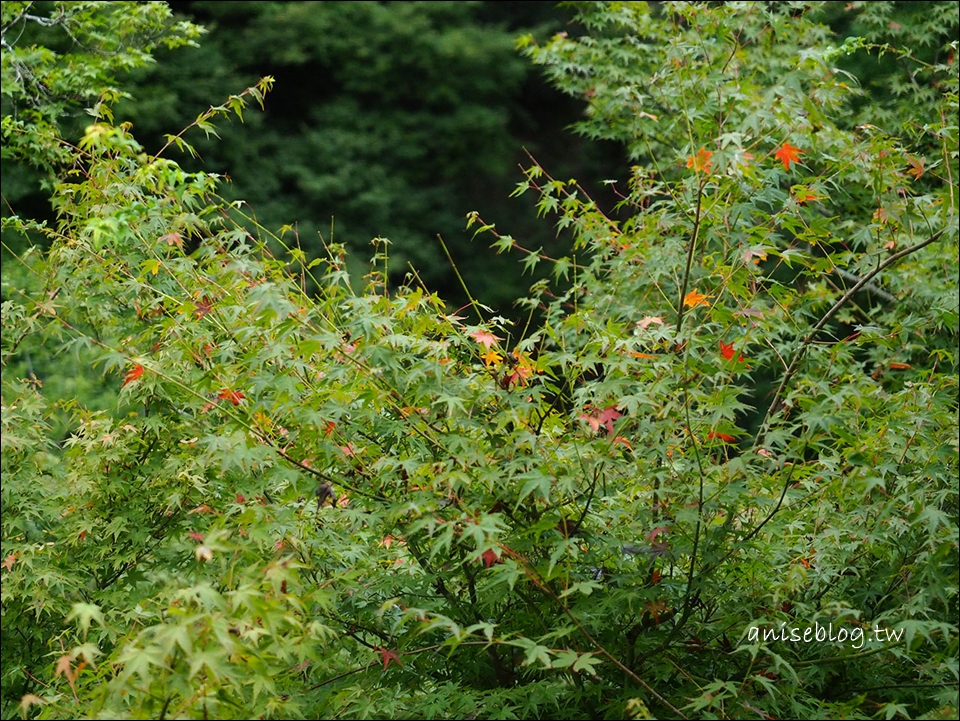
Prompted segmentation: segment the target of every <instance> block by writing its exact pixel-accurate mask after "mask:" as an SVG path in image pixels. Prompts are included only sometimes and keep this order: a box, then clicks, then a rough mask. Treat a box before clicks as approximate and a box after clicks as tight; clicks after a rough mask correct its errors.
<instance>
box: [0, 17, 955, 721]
mask: <svg viewBox="0 0 960 721" xmlns="http://www.w3.org/2000/svg"><path fill="white" fill-rule="evenodd" d="M660 5H662V7H661V6H660ZM660 5H658V6H657V7H656V8H651V7H648V6H646V5H644V4H639V3H638V4H633V3H623V4H620V3H617V4H609V5H608V4H601V3H590V4H585V5H583V6H580V8H579V15H578V20H579V22H580V23H581V24H582V26H583V27H584V28H585V29H586V32H587V34H585V35H583V36H580V37H570V36H569V35H566V34H560V35H557V36H556V37H554V38H553V39H552V40H551V41H550V42H549V43H547V44H545V45H542V46H537V45H536V44H535V43H533V41H532V39H530V38H526V39H524V40H523V41H522V42H521V46H522V47H524V48H525V52H526V53H527V54H528V55H529V56H530V58H531V59H532V60H533V61H534V62H535V63H537V64H538V65H540V66H542V67H544V68H545V69H546V70H547V71H548V72H549V73H550V74H551V76H552V77H553V79H554V81H555V82H556V83H557V84H558V85H559V86H560V87H561V88H563V89H564V90H566V91H567V92H570V93H571V94H575V95H577V96H578V97H585V98H587V99H588V101H589V104H590V112H589V113H588V114H587V115H586V116H585V119H584V121H583V124H582V125H581V128H580V129H581V130H582V131H583V132H585V133H587V134H591V135H594V136H595V137H607V138H611V139H616V140H618V141H620V142H622V143H623V144H624V146H625V147H626V148H627V151H628V152H629V153H630V154H631V156H632V159H633V165H631V166H630V167H629V168H627V169H625V171H624V172H625V174H626V175H625V178H626V180H625V181H618V182H617V183H616V184H615V185H616V186H617V189H618V192H619V197H621V198H622V202H621V204H620V207H619V208H614V209H604V208H601V207H599V206H598V204H597V203H595V202H594V201H593V200H592V199H591V197H590V195H589V194H588V192H587V189H585V188H582V187H580V186H579V185H578V184H577V183H576V182H575V181H568V180H558V179H556V178H554V177H552V176H551V175H550V172H549V169H548V168H543V167H541V166H540V165H537V164H536V163H535V162H534V164H533V165H531V166H530V167H529V168H528V169H527V170H526V171H525V175H524V179H523V182H522V183H521V185H520V186H519V187H518V189H517V192H518V194H519V193H532V194H534V195H535V197H536V198H537V203H538V207H539V210H540V211H541V214H542V215H544V216H549V217H554V218H556V219H557V224H558V225H559V226H561V227H566V228H571V229H572V230H573V231H574V232H575V235H576V245H575V248H574V249H573V251H572V253H571V254H570V256H569V257H563V258H553V257H548V256H546V255H544V254H543V253H542V252H540V251H533V250H528V249H524V248H523V247H521V244H518V243H514V242H510V241H511V240H512V239H509V238H508V236H505V235H504V234H502V233H500V232H499V231H498V230H497V229H496V228H495V226H492V225H489V224H483V223H481V224H480V229H479V230H478V233H493V234H494V238H495V242H494V247H495V248H497V249H498V250H502V251H506V250H508V249H514V250H516V251H517V252H519V253H520V254H522V255H523V257H524V258H526V259H530V258H533V259H534V261H535V262H536V263H543V264H545V265H547V266H549V267H551V268H553V269H554V272H553V273H552V278H553V282H548V281H544V282H537V283H536V284H535V285H534V286H533V287H532V288H531V291H530V295H529V297H527V298H524V299H521V301H520V306H521V307H522V308H523V309H525V310H526V311H528V312H529V313H530V318H531V320H530V322H529V323H527V324H526V325H523V324H513V323H511V322H509V321H507V320H505V319H504V318H502V317H499V316H496V315H493V313H491V312H489V311H488V310H487V309H485V308H484V307H483V306H482V304H481V303H480V302H478V301H476V300H472V302H471V303H470V305H469V306H468V307H467V308H464V309H461V310H460V311H452V310H451V309H450V308H448V307H447V306H446V304H445V303H444V302H443V300H442V299H441V298H439V297H437V296H436V295H435V294H432V293H431V292H430V290H429V289H428V288H426V287H424V285H423V284H422V283H420V282H419V280H418V277H417V275H416V273H414V272H411V274H410V275H409V277H408V279H407V282H406V283H405V284H403V285H400V286H392V285H391V284H390V283H389V282H388V280H389V274H388V263H389V254H388V252H387V245H386V244H382V245H381V246H378V247H379V248H380V250H381V251H382V252H379V253H378V255H377V258H376V260H375V263H374V264H373V266H372V267H371V269H370V272H369V273H368V274H367V275H366V276H365V278H364V279H363V281H362V282H361V283H360V284H359V285H362V287H357V283H356V281H355V279H353V278H351V275H350V273H349V272H348V267H347V261H346V257H345V252H344V249H343V248H342V247H341V246H339V245H337V244H335V243H329V244H328V254H327V255H326V256H324V257H320V258H308V257H306V255H305V254H304V253H303V252H302V251H300V249H299V248H298V247H297V246H295V245H292V244H291V243H288V242H287V241H286V240H285V239H284V233H283V232H282V231H276V232H274V231H272V230H271V229H269V228H265V227H263V226H262V225H260V224H259V223H258V222H257V219H256V216H255V214H254V213H253V212H252V211H251V209H250V208H248V207H247V206H246V205H245V204H244V203H242V202H227V201H225V200H224V199H223V198H222V197H220V196H219V195H218V182H219V180H220V179H218V178H216V177H214V176H211V175H206V174H202V173H186V172H184V171H183V170H182V169H181V168H179V167H178V166H177V164H176V163H174V162H173V161H171V160H168V159H166V158H165V157H163V154H162V153H161V154H158V155H150V154H149V153H148V152H147V151H146V150H145V149H144V148H143V147H141V146H140V145H139V144H138V143H137V141H136V139H135V138H134V137H133V136H132V135H131V130H130V129H129V128H127V127H122V126H114V125H112V124H111V123H110V121H109V117H108V116H106V115H103V114H101V115H100V116H99V117H98V118H96V119H95V122H93V123H91V124H90V125H89V126H88V127H87V128H86V130H85V133H84V134H83V136H82V138H81V139H80V140H79V141H77V142H76V143H75V144H72V146H71V145H70V144H64V145H63V147H65V148H68V149H69V148H70V147H72V148H73V149H72V150H70V152H72V153H74V154H75V155H74V156H73V157H72V159H71V163H70V164H69V165H70V167H71V172H70V174H69V176H66V180H65V182H63V183H61V184H59V185H58V186H57V188H56V191H55V194H54V196H53V198H54V204H55V206H56V208H57V210H58V213H59V222H58V224H57V225H56V226H55V227H53V226H51V227H47V226H42V225H39V224H30V223H28V222H27V221H25V220H23V219H22V218H19V217H6V218H5V219H4V232H5V233H14V232H20V233H34V234H40V235H41V236H43V237H45V238H46V239H47V241H48V242H49V244H50V247H49V250H47V251H45V252H44V253H42V254H39V253H38V255H41V256H42V260H35V259H33V258H32V257H24V258H21V260H22V261H23V263H24V264H27V265H28V266H29V267H30V268H31V269H32V271H33V272H34V273H35V274H36V278H35V282H36V287H35V288H33V289H31V288H25V289H23V290H21V292H19V293H18V294H17V295H16V298H15V299H11V300H7V299H5V300H4V303H3V347H2V352H3V363H4V374H3V381H2V383H3V409H4V412H3V415H2V444H3V445H2V449H3V453H2V461H0V462H2V469H0V470H2V473H3V485H2V494H3V521H2V522H3V548H2V554H0V555H3V556H4V558H5V561H4V562H3V564H2V569H3V571H2V572H3V612H4V624H3V647H4V667H3V678H2V686H0V690H2V703H3V710H4V714H5V715H6V716H12V715H14V714H16V713H17V712H18V711H19V713H21V714H22V715H24V716H28V717H45V718H74V717H126V718H133V717H136V718H154V717H157V718H192V717H206V718H221V717H223V718H257V717H264V718H289V717H310V718H326V717H338V718H407V717H417V718H419V717H425V718H427V717H430V718H453V717H476V718H494V717H515V718H545V717H563V718H623V717H625V716H631V717H638V718H640V717H646V718H667V717H670V718H744V717H753V716H758V715H759V716H764V717H776V718H779V717H790V718H813V717H817V718H819V717H827V718H832V717H841V716H842V717H850V718H873V717H880V716H883V717H889V718H892V717H894V716H898V715H899V716H904V717H920V716H924V715H930V716H932V715H937V716H943V717H953V715H955V712H956V684H955V681H956V675H955V669H956V665H957V644H956V638H957V632H958V629H957V621H956V618H957V613H956V611H957V590H956V589H957V580H958V570H957V569H958V563H957V560H958V552H957V540H956V539H957V527H958V519H957V515H956V508H957V498H958V487H957V486H958V467H957V465H958V460H957V459H958V448H957V418H956V407H957V384H956V376H957V368H958V357H957V356H958V351H957V344H956V339H957V336H958V328H957V324H958V313H957V310H956V282H955V278H956V273H957V269H958V252H957V248H958V239H957V228H956V217H957V207H956V203H957V198H958V193H957V178H958V177H960V168H958V167H957V136H956V133H955V132H953V131H952V130H951V129H952V128H953V127H954V126H953V125H951V123H955V120H954V118H955V117H956V110H957V77H956V73H955V72H953V71H952V69H951V67H950V65H949V63H947V62H924V61H920V60H918V59H917V58H915V57H914V55H912V54H911V53H910V52H909V51H908V50H903V49H901V50H898V51H895V50H893V49H892V48H891V47H888V46H884V47H883V48H882V50H883V52H885V53H889V52H897V53H898V54H899V57H900V58H901V59H902V61H903V62H904V63H905V64H908V65H909V67H910V68H911V69H912V70H911V72H912V73H913V76H912V77H914V79H915V80H917V82H919V81H923V82H927V83H930V85H931V87H936V88H937V94H936V96H935V104H934V105H932V106H930V107H932V108H934V109H936V111H937V113H936V114H935V116H931V117H934V120H933V121H931V120H930V118H929V117H925V118H924V119H923V121H922V122H919V121H917V122H914V121H916V120H917V119H916V118H912V117H910V118H907V119H909V120H910V121H911V122H909V123H907V122H903V123H898V124H897V126H896V127H895V128H883V127H881V126H879V125H875V124H871V125H870V127H860V126H857V125H853V126H852V127H847V124H846V122H845V121H846V117H847V115H848V113H849V112H852V111H851V108H852V107H853V106H852V98H853V96H852V89H851V86H850V85H849V84H848V83H845V82H843V81H842V80H841V78H843V77H845V76H843V75H842V74H841V73H837V72H834V69H835V63H836V62H838V60H839V59H840V58H841V56H843V55H844V54H845V53H854V52H860V51H870V52H874V53H876V52H879V50H880V49H881V48H876V47H870V46H869V44H868V43H865V42H861V41H857V40H856V39H853V38H852V39H851V40H850V41H848V42H847V43H846V44H844V45H830V44H827V43H825V42H824V37H825V34H826V30H825V29H824V27H823V26H821V25H820V24H819V23H818V22H817V20H816V13H815V12H814V11H813V10H810V11H808V10H806V9H804V10H802V11H796V12H795V10H797V8H795V7H794V6H793V5H792V4H759V3H754V4H736V3H727V4H717V5H706V4H688V3H677V4H660ZM804 8H806V5H804ZM854 10H856V8H853V9H851V12H853V11H854ZM7 11H8V10H7V6H6V5H5V6H4V12H5V13H6V12H7ZM857 11H858V12H879V11H876V10H857ZM638 38H643V39H644V43H643V45H642V46H640V45H638V42H637V39H638ZM951 47H952V48H953V49H954V50H955V49H956V43H955V42H954V43H953V45H952V46H951ZM4 52H5V56H4V57H5V58H6V57H7V55H6V53H7V50H6V49H5V50H4ZM625 59H627V60H629V62H625V61H624V60H625ZM21 61H22V58H21ZM6 77H7V76H6V75H5V80H6ZM11 77H13V75H11ZM654 77H656V78H657V79H658V82H657V83H651V82H650V78H654ZM271 85H272V80H271V79H270V78H265V79H263V80H262V81H261V82H260V83H259V84H258V85H255V86H253V87H251V88H249V89H247V90H246V91H244V92H242V93H240V94H238V95H236V96H232V97H231V98H229V99H228V101H227V102H226V103H225V104H223V105H220V106H215V107H213V108H211V109H210V110H208V111H206V112H204V113H203V114H201V115H200V116H199V117H198V118H197V121H196V123H195V124H194V125H193V126H192V128H191V129H188V130H191V132H192V130H202V131H208V132H214V127H213V123H214V122H215V121H218V119H224V118H225V117H227V116H231V115H232V116H236V117H240V118H242V115H243V111H244V108H245V107H246V105H247V104H248V103H249V102H250V101H254V102H256V103H258V104H259V103H260V102H263V101H264V95H265V94H266V93H267V91H268V90H269V89H270V86H271ZM5 92H6V91H5ZM907 119H905V120H907ZM904 128H906V129H907V130H904ZM899 133H903V135H900V134H899ZM785 136H788V137H789V138H790V139H791V140H790V143H786V142H784V141H783V138H784V137H785ZM189 138H190V134H189V133H188V132H187V131H184V132H182V133H181V134H179V135H175V136H170V143H171V144H172V145H181V144H182V145H183V146H184V147H185V148H186V147H188V141H189ZM678 139H680V140H678ZM57 142H58V143H59V141H57ZM792 143H796V145H793V144H792ZM57 147H60V146H59V145H57ZM706 148H710V149H711V150H705V149H706ZM801 149H802V151H801ZM801 152H802V155H803V163H801V162H800V161H799V157H800V154H801ZM916 158H926V160H925V161H924V164H923V165H922V167H923V172H922V173H911V172H910V169H915V168H916V166H915V165H913V164H912V163H911V159H916ZM691 159H692V160H691ZM777 161H778V162H779V164H781V165H782V167H783V170H786V171H790V173H791V174H792V175H793V176H795V177H791V178H789V179H788V178H785V177H784V173H783V172H782V171H781V169H780V167H779V165H778V162H777ZM917 162H919V161H917ZM691 171H693V172H691ZM794 185H800V186H802V187H804V188H816V189H817V197H816V198H813V197H810V196H808V195H803V196H801V195H800V193H799V192H797V191H794V190H793V188H794ZM800 197H803V199H804V202H801V201H800ZM881 210H882V212H880V211H881ZM478 221H479V216H478V215H476V214H471V215H470V216H468V223H470V224H471V225H473V224H476V223H477V222H478ZM271 247H274V248H283V249H284V251H283V255H282V257H277V255H276V254H274V253H273V252H271ZM524 262H526V263H529V262H531V261H529V260H525V261H524ZM291 269H293V270H291ZM307 277H310V278H311V286H313V287H316V288H317V289H318V290H317V292H316V293H315V294H314V293H308V292H307V291H306V289H305V288H306V286H307V283H306V282H305V278H307ZM921 281H922V282H921ZM363 283H365V285H363ZM691 288H692V290H691ZM535 311H536V312H537V313H536V318H537V319H536V320H534V315H535V313H534V312H535ZM460 312H463V313H470V314H472V315H476V322H475V323H474V321H473V320H471V321H469V322H470V323H473V324H468V322H467V321H465V319H464V318H463V317H462V316H461V315H459V313H460ZM81 345H82V346H83V347H84V348H86V349H87V351H88V352H89V353H90V354H92V356H93V357H94V358H95V361H96V364H95V368H96V369H97V371H98V372H99V371H102V372H103V373H104V374H106V376H107V377H108V379H109V385H110V387H111V388H112V389H113V391H114V393H115V394H116V395H115V396H114V399H113V400H114V406H113V408H112V410H111V412H106V411H97V410H93V409H90V408H87V407H84V405H83V404H81V403H79V402H77V401H76V399H73V398H59V399H51V398H50V397H49V391H48V389H47V388H45V387H44V384H42V383H41V382H39V380H38V379H33V378H31V377H29V375H28V374H27V373H25V372H21V370H20V369H21V368H22V367H23V366H22V365H18V364H21V363H22V354H23V349H24V348H27V347H31V348H40V349H45V352H50V353H56V352H61V351H64V350H66V349H69V348H73V347H74V346H81ZM747 359H749V363H748V362H747ZM147 371H149V372H147ZM64 414H67V420H68V422H69V425H68V428H67V431H66V432H65V433H63V434H59V435H58V434H57V433H56V432H55V430H54V428H55V426H56V423H58V422H59V421H58V419H60V418H62V416H63V415H64ZM248 499H249V500H248ZM814 623H817V624H820V625H821V626H827V625H828V624H831V625H832V626H834V627H837V628H840V627H844V628H852V629H859V630H860V631H865V630H866V629H867V628H868V627H869V628H873V627H878V628H886V629H892V630H894V631H897V632H898V633H900V636H898V637H896V638H895V639H894V640H890V641H887V640H880V639H872V640H871V641H870V643H869V645H867V646H865V647H864V648H862V649H861V648H854V647H850V646H844V645H842V644H837V643H823V644H799V643H790V642H787V641H777V640H770V638H769V637H767V638H764V637H762V636H761V637H751V636H750V633H749V630H750V628H751V627H757V628H765V629H778V628H783V627H799V626H803V625H812V624H814Z"/></svg>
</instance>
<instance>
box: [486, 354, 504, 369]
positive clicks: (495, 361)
mask: <svg viewBox="0 0 960 721" xmlns="http://www.w3.org/2000/svg"><path fill="white" fill-rule="evenodd" d="M480 357H481V358H483V364H484V365H485V366H486V367H487V368H491V367H493V366H497V365H500V361H502V360H503V356H502V355H500V354H499V353H497V352H496V351H495V350H488V351H487V352H486V353H481V354H480Z"/></svg>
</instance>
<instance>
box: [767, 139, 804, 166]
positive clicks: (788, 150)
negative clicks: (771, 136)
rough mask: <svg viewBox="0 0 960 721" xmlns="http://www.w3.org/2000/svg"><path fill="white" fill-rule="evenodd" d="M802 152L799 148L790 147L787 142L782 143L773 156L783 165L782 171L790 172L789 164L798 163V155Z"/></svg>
mask: <svg viewBox="0 0 960 721" xmlns="http://www.w3.org/2000/svg"><path fill="white" fill-rule="evenodd" d="M802 152H803V151H802V150H800V148H795V147H794V146H792V145H790V143H789V142H788V141H784V143H783V145H781V146H780V147H779V148H777V152H775V153H774V154H773V155H774V157H776V159H777V160H779V161H780V162H781V163H783V169H784V170H790V163H797V162H799V161H800V153H802Z"/></svg>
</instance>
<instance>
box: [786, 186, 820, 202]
mask: <svg viewBox="0 0 960 721" xmlns="http://www.w3.org/2000/svg"><path fill="white" fill-rule="evenodd" d="M790 190H792V191H793V197H794V199H795V200H796V201H797V204H798V205H806V204H807V203H809V202H810V201H812V200H820V196H819V195H817V194H816V193H815V192H814V191H812V190H810V188H807V187H804V186H802V185H794V186H793V187H792V188H791V189H790Z"/></svg>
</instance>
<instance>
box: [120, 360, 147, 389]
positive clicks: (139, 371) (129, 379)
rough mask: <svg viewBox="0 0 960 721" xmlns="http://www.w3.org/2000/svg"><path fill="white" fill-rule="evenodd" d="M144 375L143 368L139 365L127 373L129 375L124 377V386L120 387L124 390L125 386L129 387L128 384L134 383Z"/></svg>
mask: <svg viewBox="0 0 960 721" xmlns="http://www.w3.org/2000/svg"><path fill="white" fill-rule="evenodd" d="M142 375H143V366H142V365H140V364H139V363H137V364H136V365H135V366H134V367H133V368H131V369H130V370H128V371H127V374H126V375H125V376H124V377H123V384H122V385H121V386H120V387H121V388H123V386H125V385H127V383H133V381H135V380H137V378H139V377H140V376H142Z"/></svg>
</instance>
